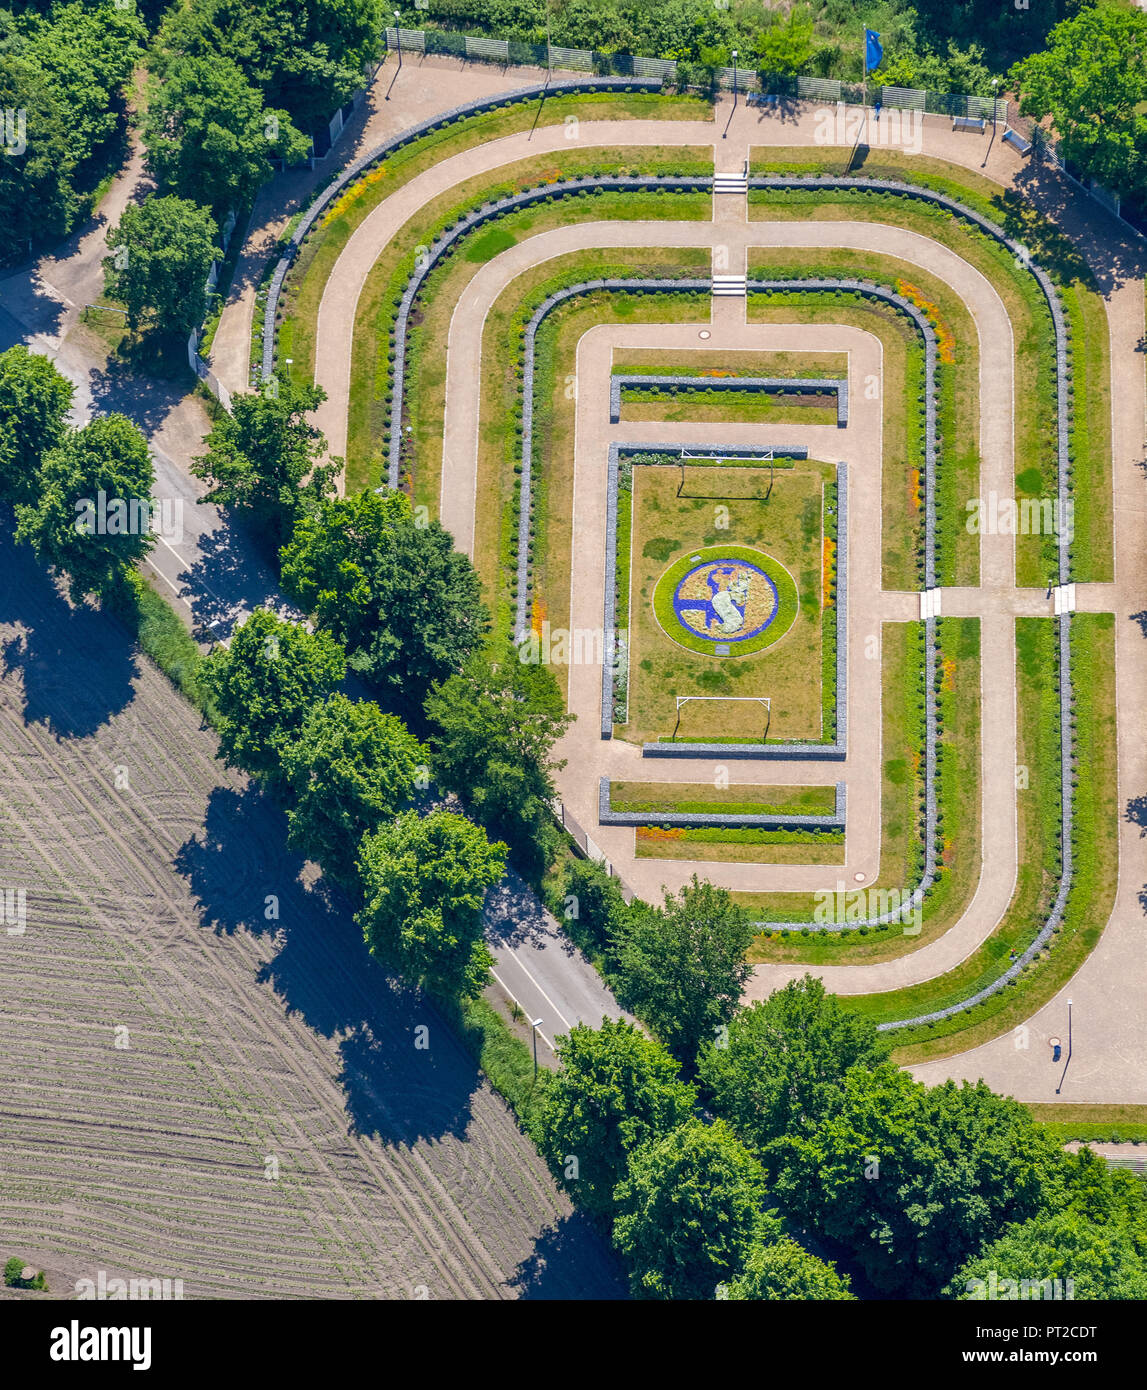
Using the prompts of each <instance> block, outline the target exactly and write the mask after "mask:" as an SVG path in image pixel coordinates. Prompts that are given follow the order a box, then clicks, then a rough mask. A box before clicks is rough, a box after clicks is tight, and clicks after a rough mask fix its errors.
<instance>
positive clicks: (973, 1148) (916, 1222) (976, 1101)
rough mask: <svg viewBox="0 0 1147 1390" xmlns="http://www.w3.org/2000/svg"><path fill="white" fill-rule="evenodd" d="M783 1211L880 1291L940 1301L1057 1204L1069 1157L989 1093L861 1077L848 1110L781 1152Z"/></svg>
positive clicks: (1016, 1108) (851, 1080) (886, 1075)
mask: <svg viewBox="0 0 1147 1390" xmlns="http://www.w3.org/2000/svg"><path fill="white" fill-rule="evenodd" d="M769 1166H770V1170H775V1178H774V1184H773V1186H774V1191H775V1193H776V1195H777V1197H778V1198H779V1199H780V1200H781V1203H782V1205H783V1206H784V1207H785V1208H786V1210H787V1211H788V1212H789V1213H790V1214H791V1215H793V1216H794V1217H796V1218H798V1219H799V1220H800V1221H801V1222H802V1224H806V1225H810V1226H813V1227H815V1228H816V1229H817V1230H819V1231H821V1232H823V1234H824V1235H826V1236H828V1237H830V1238H831V1239H833V1240H839V1241H842V1242H843V1243H844V1244H846V1245H848V1246H849V1247H851V1249H852V1250H854V1251H855V1253H856V1255H857V1258H858V1259H859V1260H860V1262H861V1263H862V1264H863V1265H864V1267H865V1269H866V1271H867V1272H868V1274H869V1276H870V1278H871V1279H872V1281H873V1283H874V1284H876V1285H877V1287H879V1288H881V1289H884V1290H886V1291H888V1292H891V1293H896V1294H900V1295H904V1296H908V1297H915V1298H931V1297H935V1295H936V1294H937V1293H938V1292H939V1290H940V1288H941V1287H942V1286H943V1285H944V1284H945V1283H946V1282H947V1281H948V1280H949V1279H950V1278H951V1276H952V1272H953V1270H955V1269H956V1268H958V1267H959V1266H960V1265H962V1264H964V1263H966V1262H967V1260H968V1259H969V1258H970V1257H971V1256H973V1255H974V1254H975V1253H976V1252H977V1251H978V1250H979V1249H980V1247H981V1246H982V1245H983V1244H984V1243H985V1241H991V1240H994V1239H996V1238H997V1237H998V1236H999V1235H1000V1234H1001V1232H1002V1231H1003V1229H1004V1227H1005V1226H1006V1225H1008V1224H1009V1223H1010V1222H1014V1221H1026V1220H1028V1219H1029V1218H1030V1217H1032V1216H1035V1215H1037V1214H1038V1213H1039V1212H1040V1210H1041V1209H1043V1208H1044V1207H1046V1206H1048V1205H1051V1204H1053V1203H1055V1202H1056V1201H1058V1200H1060V1198H1061V1195H1062V1190H1063V1183H1064V1173H1065V1170H1066V1166H1067V1165H1066V1162H1065V1159H1064V1155H1063V1153H1062V1151H1061V1150H1059V1149H1058V1148H1057V1146H1056V1144H1055V1142H1054V1140H1052V1139H1050V1138H1049V1137H1048V1136H1047V1135H1046V1133H1044V1132H1043V1131H1042V1130H1040V1128H1039V1127H1038V1126H1037V1125H1036V1123H1035V1122H1034V1121H1033V1120H1032V1118H1031V1115H1030V1113H1029V1112H1028V1111H1027V1110H1026V1109H1025V1108H1024V1107H1023V1106H1022V1105H1020V1104H1018V1103H1017V1102H1016V1101H1013V1100H1009V1099H1007V1098H1005V1097H1003V1096H998V1095H996V1094H995V1093H994V1092H992V1091H991V1090H989V1089H988V1087H987V1086H985V1085H984V1084H983V1083H982V1082H978V1083H977V1084H976V1085H975V1086H970V1085H968V1084H966V1083H965V1084H964V1085H962V1086H956V1085H955V1083H953V1082H950V1081H949V1082H945V1083H944V1084H943V1085H942V1086H935V1087H932V1088H929V1087H927V1086H924V1085H922V1084H921V1083H920V1082H918V1081H913V1079H912V1078H911V1077H910V1076H908V1075H907V1073H905V1072H902V1071H900V1070H899V1069H898V1068H896V1067H895V1066H893V1065H892V1064H891V1063H883V1064H881V1065H880V1066H879V1067H876V1068H875V1069H873V1070H869V1069H868V1068H866V1067H852V1068H850V1070H849V1071H848V1072H847V1073H846V1075H845V1077H844V1081H843V1085H842V1087H841V1098H840V1103H839V1105H838V1106H837V1107H836V1108H835V1109H834V1110H833V1111H832V1112H830V1113H829V1114H827V1115H824V1116H823V1117H822V1118H821V1119H820V1120H819V1121H818V1122H817V1123H816V1124H814V1125H813V1126H811V1127H810V1128H809V1129H808V1130H807V1131H805V1132H799V1133H797V1134H791V1135H787V1136H785V1137H784V1138H782V1139H779V1140H777V1141H775V1143H774V1145H773V1146H772V1149H771V1151H770V1155H769Z"/></svg>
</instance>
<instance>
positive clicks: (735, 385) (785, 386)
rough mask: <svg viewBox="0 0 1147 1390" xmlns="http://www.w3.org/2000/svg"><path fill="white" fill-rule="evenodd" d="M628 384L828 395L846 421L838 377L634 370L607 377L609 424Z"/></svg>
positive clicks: (840, 420) (843, 387) (616, 418)
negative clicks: (650, 373)
mask: <svg viewBox="0 0 1147 1390" xmlns="http://www.w3.org/2000/svg"><path fill="white" fill-rule="evenodd" d="M631 387H638V388H644V387H653V388H656V389H658V390H660V389H662V388H668V389H670V390H671V391H672V392H674V393H676V392H677V391H748V392H756V393H759V394H763V395H779V394H781V393H782V392H785V391H788V392H792V393H793V394H796V395H803V396H813V395H821V394H828V395H832V396H835V397H836V427H837V429H841V430H842V429H844V427H845V426H846V425H847V424H848V382H847V381H846V380H843V379H841V378H838V377H809V376H794V377H781V376H741V377H708V376H703V377H700V376H643V375H639V374H637V373H633V372H615V373H614V374H613V375H612V376H611V377H610V378H609V423H610V424H611V425H616V424H618V423H620V421H621V393H622V391H625V390H628V389H629V388H631Z"/></svg>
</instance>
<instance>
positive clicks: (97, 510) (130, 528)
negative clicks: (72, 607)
mask: <svg viewBox="0 0 1147 1390" xmlns="http://www.w3.org/2000/svg"><path fill="white" fill-rule="evenodd" d="M154 482H155V471H154V468H153V466H152V461H151V453H150V452H149V450H148V447H147V440H146V439H145V438H144V437H143V434H142V433H141V431H140V430H139V429H138V427H137V426H135V425H133V424H132V422H131V421H130V420H129V419H128V418H127V417H126V416H124V415H103V416H100V417H98V418H97V419H95V420H92V421H91V422H90V423H89V424H87V425H85V426H84V427H83V429H79V430H69V431H67V432H66V433H65V434H64V436H63V438H62V439H61V440H60V442H59V444H57V445H56V446H55V448H53V449H50V450H49V451H48V452H47V453H46V454H45V455H44V458H43V462H42V464H41V467H40V473H39V479H38V482H37V486H36V496H35V498H34V500H33V501H31V502H28V503H21V504H19V505H18V506H17V507H16V522H17V526H16V539H17V540H19V541H26V542H27V543H28V544H29V545H31V547H32V549H33V550H34V551H35V552H36V554H37V555H38V556H39V558H40V559H41V560H43V561H44V563H45V564H48V565H51V566H52V567H53V568H54V569H56V570H58V571H60V572H61V573H62V574H65V575H67V579H68V590H69V592H70V593H71V595H72V598H73V599H77V600H78V599H80V598H82V597H83V596H84V595H85V594H100V593H104V592H106V591H107V590H108V589H109V588H110V587H111V586H112V585H113V584H114V582H115V581H116V580H117V579H119V578H120V577H121V576H122V575H123V573H124V571H125V570H127V569H129V568H130V567H131V566H132V565H134V564H135V563H136V561H137V560H141V559H142V558H143V556H145V555H146V554H147V553H148V551H149V550H151V548H152V547H153V546H154V545H155V536H154V535H153V533H152V530H151V521H152V513H151V489H152V486H153V484H154Z"/></svg>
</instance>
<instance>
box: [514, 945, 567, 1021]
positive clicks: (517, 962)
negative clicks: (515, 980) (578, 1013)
mask: <svg viewBox="0 0 1147 1390" xmlns="http://www.w3.org/2000/svg"><path fill="white" fill-rule="evenodd" d="M506 949H507V950H508V951H509V952H510V955H511V956H512V957H513V958H514V964H515V965H517V967H518V968H519V970H521V971H522V972H523V974H524V975H525V976H526V979H527V980H529V981H530V983H531V984H532V985H533V986H534V988H535V989H536V990H537V991H538V993H539V994H540V995H541V996H542V998H543V999H544V1000H545V1001H546V1003H547V1004H548V1005H549V1006H550V1008H551V1009H553V1011H554V1013H556V1014H557V1016H558V1021H559V1022H561V1023H564V1024H565V1026H566V1027H567V1028H572V1027H573V1025H572V1024H571V1023H570V1021H569V1019H568V1018H566V1016H565V1014H563V1013H562V1011H561V1009H559V1008H558V1006H557V1005H556V1004H555V1003H554V1001H553V1000H552V999H551V998H550V996H549V995H548V994H547V993H546V992H545V990H544V989H543V988H542V987H541V985H540V984H539V983H538V981H537V980H536V979H535V978H534V976H533V975H532V974H531V972H530V969H529V967H528V966H527V965H525V964H524V963H523V962H522V961H520V960H519V959H518V955H517V952H516V951H515V950H514V949H513V947H512V946H510V947H507V948H506Z"/></svg>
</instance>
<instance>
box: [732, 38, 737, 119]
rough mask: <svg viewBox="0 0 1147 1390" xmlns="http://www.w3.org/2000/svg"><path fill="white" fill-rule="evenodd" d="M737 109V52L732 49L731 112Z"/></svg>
mask: <svg viewBox="0 0 1147 1390" xmlns="http://www.w3.org/2000/svg"><path fill="white" fill-rule="evenodd" d="M736 109H737V50H736V49H735V48H734V49H733V110H734V111H735V110H736Z"/></svg>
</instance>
